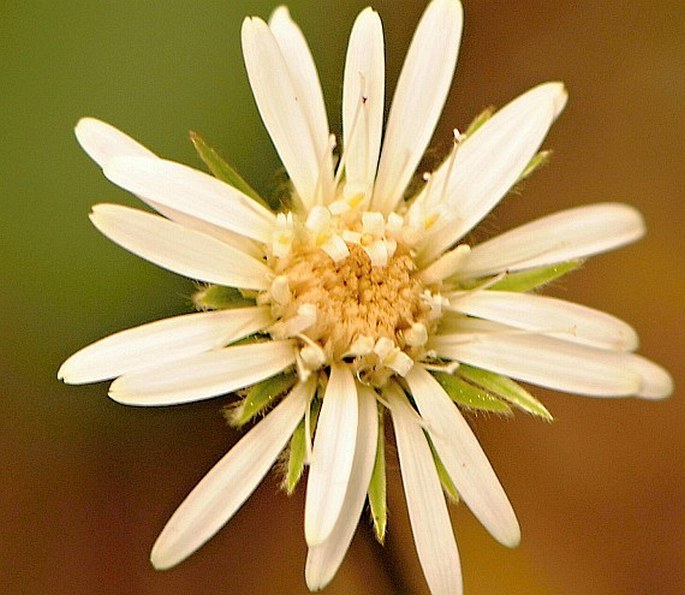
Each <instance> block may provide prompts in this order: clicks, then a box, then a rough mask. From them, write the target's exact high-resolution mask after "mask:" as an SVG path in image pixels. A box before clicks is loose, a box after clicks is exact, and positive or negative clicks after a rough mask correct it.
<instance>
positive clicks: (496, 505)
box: [405, 366, 521, 547]
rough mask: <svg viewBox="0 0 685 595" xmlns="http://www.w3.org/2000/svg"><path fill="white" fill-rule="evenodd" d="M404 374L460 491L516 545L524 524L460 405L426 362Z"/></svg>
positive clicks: (500, 536)
mask: <svg viewBox="0 0 685 595" xmlns="http://www.w3.org/2000/svg"><path fill="white" fill-rule="evenodd" d="M405 379H406V381H407V384H408V385H409V389H410V390H411V394H412V396H413V397H414V401H415V402H416V405H417V406H418V408H419V412H420V413H421V417H423V419H424V420H425V421H426V424H427V428H428V434H429V435H430V437H431V439H432V440H433V445H434V446H435V449H436V450H437V452H438V455H439V456H440V460H441V461H442V463H443V465H444V466H445V469H447V473H448V474H449V476H450V478H451V479H452V482H453V483H454V486H455V487H456V488H457V491H458V492H459V495H460V496H461V497H462V498H463V499H464V502H466V504H467V505H468V507H469V508H470V509H471V511H472V512H473V514H474V515H476V517H477V518H478V520H479V521H480V522H481V523H483V526H484V527H485V528H486V529H487V530H488V531H489V532H490V533H491V534H492V536H493V537H494V538H495V539H496V540H497V541H499V542H500V543H502V544H504V545H506V546H508V547H515V546H517V545H518V543H519V541H520V540H521V530H520V529H519V524H518V521H517V520H516V515H515V514H514V510H513V509H512V507H511V504H510V503H509V499H508V498H507V495H506V494H505V493H504V490H503V489H502V486H501V485H500V482H499V480H498V479H497V476H496V475H495V472H494V471H493V469H492V466H491V465H490V462H489V461H488V459H487V457H486V456H485V453H484V452H483V449H482V448H481V446H480V444H479V443H478V439H477V438H476V436H475V435H474V434H473V432H472V431H471V428H470V427H469V425H468V424H467V423H466V421H465V420H464V418H463V417H462V415H461V413H459V410H458V408H457V407H456V405H455V404H454V403H453V402H452V400H451V399H450V398H449V396H448V395H447V393H446V392H445V391H444V390H443V388H442V387H441V386H440V385H439V384H438V382H437V381H436V380H435V378H433V376H432V375H431V374H430V373H429V372H427V371H426V370H425V369H424V368H422V367H421V366H414V368H413V369H412V370H411V372H409V374H407V376H406V377H405Z"/></svg>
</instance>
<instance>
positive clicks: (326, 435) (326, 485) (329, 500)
mask: <svg viewBox="0 0 685 595" xmlns="http://www.w3.org/2000/svg"><path fill="white" fill-rule="evenodd" d="M358 410H359V405H358V398H357V387H356V386H355V383H354V377H353V376H352V372H351V371H350V369H349V367H348V366H347V365H345V364H333V365H332V366H331V375H330V378H329V379H328V386H326V392H325V394H324V397H323V403H322V405H321V413H319V420H318V422H317V425H316V435H315V437H314V447H313V450H312V460H311V464H310V467H309V478H308V480H307V496H306V500H305V506H304V534H305V538H306V540H307V545H309V546H314V545H317V544H320V543H323V542H324V541H325V540H326V539H328V537H329V536H330V535H331V531H333V528H334V527H335V523H336V521H337V520H338V518H339V517H340V513H341V510H342V505H343V501H344V499H345V494H346V493H347V489H348V485H349V483H350V473H351V471H352V460H353V458H354V450H355V442H356V437H357V426H358V418H359V411H358Z"/></svg>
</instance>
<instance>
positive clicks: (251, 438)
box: [150, 377, 314, 570]
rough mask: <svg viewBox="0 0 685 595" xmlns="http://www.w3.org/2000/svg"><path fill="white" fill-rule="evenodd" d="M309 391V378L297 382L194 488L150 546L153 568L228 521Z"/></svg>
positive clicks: (184, 553) (176, 558) (181, 555)
mask: <svg viewBox="0 0 685 595" xmlns="http://www.w3.org/2000/svg"><path fill="white" fill-rule="evenodd" d="M312 378H313V377H312ZM313 391H314V382H313V381H309V382H308V383H306V384H298V385H297V386H296V387H295V388H294V389H293V390H292V391H291V392H290V394H289V395H288V396H286V397H285V398H284V399H283V400H282V401H281V403H279V405H278V406H276V408H275V409H274V410H273V411H272V412H271V413H269V414H268V415H267V416H266V417H265V418H264V419H263V420H262V421H260V422H259V423H258V424H257V425H256V426H255V427H254V428H253V429H252V430H250V431H249V432H248V433H247V434H245V436H243V438H241V440H240V441H239V442H238V443H237V444H236V445H235V446H234V447H233V448H232V449H231V450H230V451H229V452H228V454H226V455H225V456H224V457H223V458H222V459H221V460H220V461H219V462H218V463H217V464H216V465H215V466H214V467H213V468H212V469H211V471H210V472H209V473H207V475H205V476H204V478H203V479H202V481H200V483H198V484H197V486H195V488H194V489H193V491H192V492H190V494H189V495H188V497H187V498H186V499H185V500H184V501H183V503H182V504H181V505H180V506H179V507H178V509H177V510H176V512H174V514H173V515H172V517H171V518H170V519H169V521H168V522H167V524H166V526H165V527H164V529H163V530H162V532H161V534H160V535H159V537H158V538H157V541H156V542H155V545H154V546H153V547H152V552H151V554H150V560H151V561H152V564H153V566H154V567H155V568H157V569H160V570H163V569H166V568H171V567H172V566H175V565H176V564H178V563H179V562H182V561H183V560H184V559H185V558H187V557H188V556H190V555H191V554H192V553H193V552H195V551H196V550H197V549H199V548H200V547H201V546H202V545H204V543H205V542H207V541H208V540H209V539H210V538H211V537H213V536H214V534H215V533H216V532H217V531H218V530H219V529H221V527H223V526H224V525H225V524H226V523H227V522H228V521H229V519H230V518H231V517H232V516H233V515H234V514H235V513H236V511H237V510H238V508H240V507H241V506H242V504H243V502H245V500H247V499H248V498H249V496H250V494H252V492H253V491H254V490H255V488H256V487H257V486H258V485H259V483H260V482H261V481H262V479H264V476H265V475H266V473H267V472H268V471H269V469H270V468H271V466H272V465H273V463H274V461H275V460H276V457H277V456H278V454H279V453H280V452H281V451H282V450H283V448H285V445H286V443H287V441H288V439H289V438H290V436H291V435H292V433H293V432H294V431H295V427H296V426H297V424H298V423H300V420H301V419H302V417H303V416H304V412H305V408H306V407H307V404H308V403H309V401H310V399H311V397H312V393H313Z"/></svg>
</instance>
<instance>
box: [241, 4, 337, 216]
mask: <svg viewBox="0 0 685 595" xmlns="http://www.w3.org/2000/svg"><path fill="white" fill-rule="evenodd" d="M242 43H243V58H244V60H245V67H246V68H247V76H248V78H249V79H250V86H251V87H252V93H253V95H254V98H255V101H256V102H257V108H258V109H259V113H260V115H261V117H262V120H263V122H264V126H265V127H266V129H267V130H268V131H269V135H270V136H271V140H272V141H273V143H274V146H275V147H276V151H277V152H278V155H279V156H280V158H281V161H282V162H283V165H284V166H285V169H286V170H287V171H288V174H289V175H290V178H291V180H292V182H293V185H294V186H295V190H296V191H297V193H298V195H299V196H300V198H301V199H302V202H303V203H304V205H305V207H311V206H312V205H313V204H316V201H317V194H318V188H319V184H320V176H321V169H322V168H321V164H322V163H323V162H324V158H325V156H326V158H327V152H328V150H329V149H328V142H329V141H328V136H326V138H323V139H321V138H318V137H315V136H314V135H313V134H314V131H312V130H311V128H310V115H309V114H307V112H306V109H305V106H304V105H303V103H302V101H301V100H300V99H299V94H300V89H299V88H298V86H299V85H298V83H296V82H295V81H293V77H292V76H291V72H290V67H289V66H288V63H287V62H286V59H285V57H284V55H283V52H282V50H281V47H280V45H279V42H278V41H277V40H276V38H275V37H274V34H273V33H272V31H271V29H270V28H269V27H268V25H267V24H266V23H265V22H264V21H262V20H261V19H259V18H257V17H253V18H247V19H245V20H244V21H243V27H242Z"/></svg>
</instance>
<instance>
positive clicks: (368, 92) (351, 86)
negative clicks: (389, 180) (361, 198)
mask: <svg viewBox="0 0 685 595" xmlns="http://www.w3.org/2000/svg"><path fill="white" fill-rule="evenodd" d="M384 102H385V57H384V55H383V26H382V25H381V20H380V18H379V16H378V13H376V12H375V11H374V10H373V9H372V8H370V7H368V8H365V9H364V10H362V12H361V13H359V16H358V17H357V20H356V21H355V22H354V26H353V27H352V33H351V34H350V43H349V45H348V46H347V58H346V60H345V78H344V82H343V113H342V117H343V147H344V151H345V155H344V159H345V175H346V179H347V181H346V183H347V184H348V185H351V186H355V187H356V186H359V187H361V188H365V189H367V191H370V190H371V189H372V185H373V181H374V178H375V177H376V166H377V165H378V154H379V152H380V147H381V133H382V129H383V109H384V107H385V103H384Z"/></svg>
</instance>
